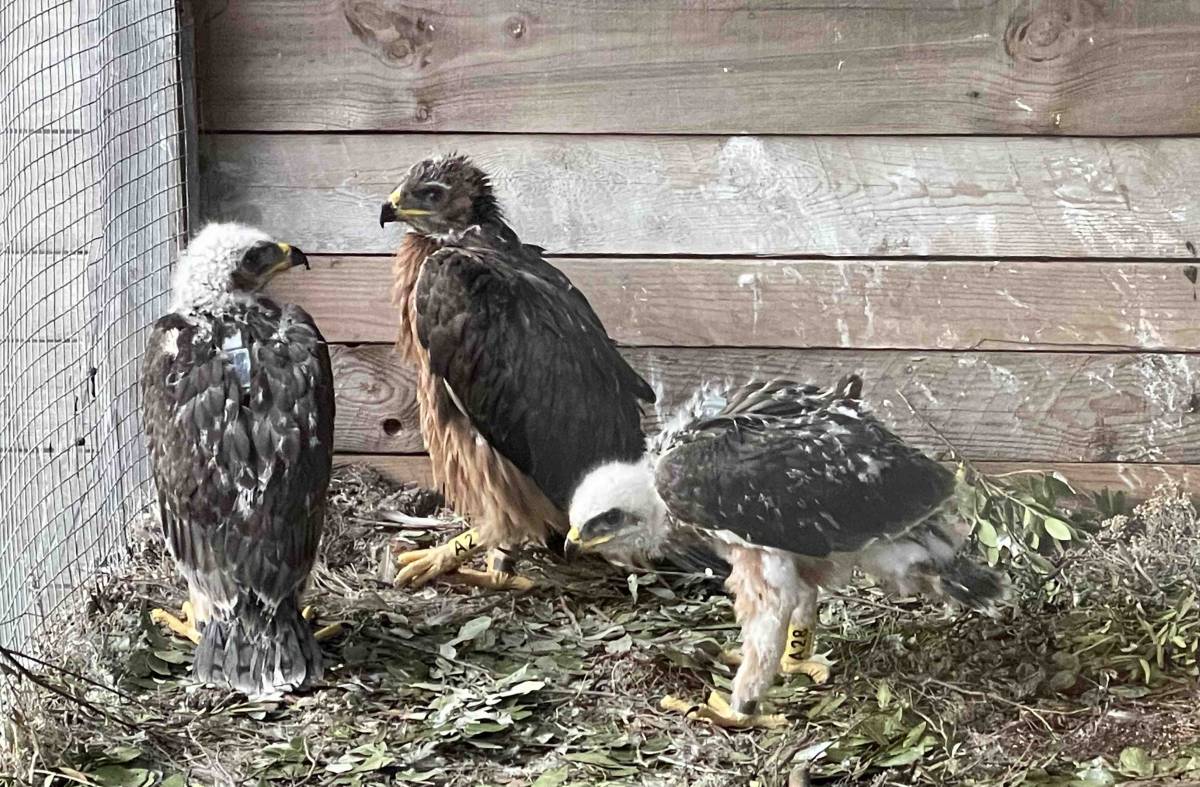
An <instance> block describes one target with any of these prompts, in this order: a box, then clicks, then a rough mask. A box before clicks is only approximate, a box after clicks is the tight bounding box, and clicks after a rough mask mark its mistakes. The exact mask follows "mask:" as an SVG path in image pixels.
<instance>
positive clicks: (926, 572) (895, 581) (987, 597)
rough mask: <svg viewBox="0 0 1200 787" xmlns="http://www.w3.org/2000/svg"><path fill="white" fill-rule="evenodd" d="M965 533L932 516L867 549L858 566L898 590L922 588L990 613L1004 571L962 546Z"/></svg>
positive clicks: (1001, 594)
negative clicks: (961, 549) (980, 561)
mask: <svg viewBox="0 0 1200 787" xmlns="http://www.w3.org/2000/svg"><path fill="white" fill-rule="evenodd" d="M962 542H963V538H962V534H961V533H960V532H957V531H956V530H955V529H954V528H952V527H951V526H950V523H948V522H946V521H944V519H943V518H942V517H934V518H932V519H930V520H927V521H926V522H924V523H922V524H920V525H918V526H917V527H915V528H913V529H912V530H911V531H909V532H908V533H906V534H905V535H904V536H902V537H900V538H897V539H895V540H893V541H888V542H885V543H882V544H878V545H876V546H875V547H872V548H871V549H869V550H867V551H866V552H865V553H864V554H863V555H862V559H861V560H860V561H859V566H860V567H861V568H862V569H863V570H864V571H866V572H867V573H868V574H870V575H871V576H873V577H875V578H876V579H877V580H880V581H881V582H883V583H884V584H885V585H887V586H889V587H891V588H893V589H894V590H896V591H898V592H900V593H914V592H922V593H926V594H928V595H931V596H935V597H938V598H943V599H948V600H950V601H954V602H956V603H958V604H961V605H962V606H964V607H968V608H970V609H974V610H979V611H983V612H986V611H988V610H990V609H991V607H992V605H993V604H995V602H997V601H999V600H1000V599H1002V598H1003V597H1004V594H1005V592H1006V590H1007V586H1006V584H1005V581H1004V576H1003V574H1001V573H1000V572H998V571H995V570H994V569H991V568H988V567H987V566H984V565H981V564H980V563H978V562H977V561H976V560H974V559H972V558H971V557H969V556H968V555H966V554H964V553H963V552H961V551H960V547H961V545H962Z"/></svg>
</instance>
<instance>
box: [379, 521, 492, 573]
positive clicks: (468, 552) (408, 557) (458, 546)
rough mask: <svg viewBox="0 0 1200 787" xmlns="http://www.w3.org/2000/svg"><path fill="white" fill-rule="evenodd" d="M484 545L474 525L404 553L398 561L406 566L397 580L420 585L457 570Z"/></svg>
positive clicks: (398, 557) (399, 556)
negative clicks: (441, 541) (431, 545)
mask: <svg viewBox="0 0 1200 787" xmlns="http://www.w3.org/2000/svg"><path fill="white" fill-rule="evenodd" d="M481 546H482V545H481V544H480V543H479V533H478V532H477V531H476V530H475V528H471V529H469V530H464V531H463V532H462V533H459V534H458V535H457V536H455V537H454V538H452V539H450V540H449V541H447V542H446V543H444V544H442V545H440V546H436V547H434V548H433V549H421V550H417V551H416V552H404V553H401V554H400V555H398V556H397V558H396V562H397V563H398V564H399V565H401V566H404V568H403V570H401V571H400V573H399V574H397V575H396V579H395V582H394V584H395V586H396V587H408V586H411V587H415V588H418V587H421V586H422V585H425V584H426V583H428V582H430V581H431V580H434V579H436V578H438V577H440V576H443V575H445V574H449V573H451V572H454V571H457V570H458V568H459V566H461V565H462V564H463V563H465V562H466V561H468V560H470V559H471V556H472V555H474V554H475V553H476V552H478V551H479V549H480V547H481Z"/></svg>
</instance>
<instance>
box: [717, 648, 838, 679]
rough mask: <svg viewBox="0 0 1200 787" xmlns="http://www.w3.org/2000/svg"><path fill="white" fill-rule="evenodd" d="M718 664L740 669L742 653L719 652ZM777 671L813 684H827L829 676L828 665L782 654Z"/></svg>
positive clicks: (736, 651) (734, 651)
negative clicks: (807, 680)
mask: <svg viewBox="0 0 1200 787" xmlns="http://www.w3.org/2000/svg"><path fill="white" fill-rule="evenodd" d="M720 662H721V663H722V664H724V665H725V666H727V667H740V666H741V665H742V653H741V651H739V650H723V651H721V656H720ZM779 671H780V672H781V673H783V674H784V675H807V676H808V677H810V678H812V682H813V683H827V682H828V681H829V677H830V675H831V672H830V669H829V665H828V664H826V663H825V662H823V661H817V660H816V659H807V658H805V659H797V658H795V657H794V656H790V655H788V654H784V656H783V658H782V659H780V660H779Z"/></svg>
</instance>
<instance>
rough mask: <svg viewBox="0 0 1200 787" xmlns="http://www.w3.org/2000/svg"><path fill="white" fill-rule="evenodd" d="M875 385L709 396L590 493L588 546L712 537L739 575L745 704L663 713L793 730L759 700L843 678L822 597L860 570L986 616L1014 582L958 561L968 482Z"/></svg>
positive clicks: (583, 494) (645, 549)
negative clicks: (930, 451)
mask: <svg viewBox="0 0 1200 787" xmlns="http://www.w3.org/2000/svg"><path fill="white" fill-rule="evenodd" d="M861 387H862V381H861V380H860V379H859V378H858V377H857V376H854V375H851V376H848V377H846V378H843V380H841V381H840V382H839V383H838V384H837V385H836V386H835V387H834V388H833V389H831V390H828V391H822V390H820V389H819V388H817V387H816V386H812V385H801V384H798V383H795V382H791V381H788V380H771V381H769V382H754V383H750V384H748V385H745V386H742V387H741V388H737V389H735V390H733V391H731V392H728V394H727V395H723V394H719V395H716V396H713V395H707V396H697V398H696V399H694V402H693V404H692V405H690V406H689V408H688V410H686V411H685V416H684V417H682V418H681V419H680V420H679V421H678V423H677V424H676V425H675V426H672V427H668V428H667V429H665V430H664V431H663V432H662V433H661V434H660V435H658V437H657V438H656V439H655V441H654V445H653V446H652V448H651V450H650V451H649V452H648V453H647V455H646V457H645V458H644V459H642V460H641V461H638V462H634V463H621V462H617V463H610V464H608V465H605V466H603V467H599V468H597V469H595V470H594V471H593V472H591V473H590V474H589V475H588V476H587V478H585V479H584V480H583V481H582V482H581V484H580V485H579V487H578V489H577V490H576V491H575V495H574V498H573V499H572V502H571V509H570V515H571V524H572V529H571V532H570V534H569V535H568V546H569V547H571V548H573V549H579V550H592V551H596V552H598V553H599V554H601V555H604V556H605V557H607V558H609V559H610V560H613V561H614V562H619V563H620V562H626V561H627V560H628V556H629V555H630V554H634V555H650V556H659V557H662V556H669V555H670V554H671V551H672V550H673V549H674V544H675V543H676V542H678V541H679V540H680V539H687V540H690V539H692V538H695V537H696V536H697V535H699V536H700V537H702V538H704V539H706V540H707V542H708V543H709V544H710V546H711V547H712V548H713V549H714V550H715V551H716V552H717V553H718V554H720V555H721V556H722V557H724V558H725V559H726V560H728V561H729V564H730V565H731V567H732V570H731V573H730V576H729V578H728V579H727V580H726V583H725V584H726V587H727V588H728V589H729V590H730V591H731V592H732V593H733V594H734V596H735V602H734V610H735V612H736V613H737V616H738V619H739V621H740V622H741V624H742V649H743V652H742V654H741V656H740V657H738V659H739V660H740V662H741V665H740V667H739V668H738V671H737V675H736V677H735V678H734V682H733V697H732V703H728V702H726V701H725V700H724V698H722V697H721V696H720V695H719V694H717V693H716V692H713V695H712V696H711V697H710V698H709V701H708V703H707V704H705V705H701V706H698V707H697V706H688V705H686V704H684V703H682V702H680V701H679V700H675V699H674V698H667V699H666V700H664V707H670V708H675V709H679V710H685V711H687V712H688V715H689V716H693V717H699V718H703V719H707V720H709V721H712V722H713V723H717V724H720V725H723V726H730V727H742V726H757V725H765V726H771V725H776V724H782V723H785V720H784V719H783V717H782V716H763V715H755V713H756V709H757V702H758V700H759V698H760V697H761V696H762V694H763V692H764V691H765V690H766V689H767V688H768V687H769V685H770V683H771V681H772V680H773V679H774V677H775V675H776V672H777V671H778V670H779V669H780V668H782V669H783V670H784V671H787V672H802V673H805V674H808V675H809V676H811V677H812V678H813V679H814V680H817V681H823V680H825V679H827V678H828V674H829V673H828V667H827V666H826V665H825V664H824V663H822V662H819V661H815V660H812V658H811V657H812V653H813V631H814V628H815V625H816V620H817V589H818V588H819V587H821V586H836V585H838V584H841V583H843V582H844V581H845V580H846V579H847V577H848V574H849V572H850V571H851V570H852V569H853V568H855V567H859V568H861V569H862V570H863V571H865V572H866V573H868V574H870V575H871V576H873V577H875V578H876V579H877V580H879V581H881V582H882V583H883V584H885V585H887V586H890V587H891V588H893V589H896V590H899V591H901V592H906V593H907V592H912V591H923V592H926V593H930V594H932V595H935V596H939V597H948V598H950V599H953V600H955V601H957V602H960V603H963V604H965V605H967V606H969V607H973V608H986V607H987V606H988V605H989V604H990V603H991V602H992V601H993V600H994V599H996V598H997V597H998V596H1000V595H1001V593H1002V589H1003V585H1002V582H1001V580H1000V577H999V576H998V575H997V574H995V573H994V572H992V571H990V570H989V569H987V568H984V567H982V566H980V565H977V564H976V563H974V562H972V561H971V560H970V559H968V558H967V557H966V556H964V555H963V554H961V553H960V551H959V547H960V545H961V544H962V542H963V540H964V538H965V535H966V534H965V533H964V532H962V531H961V530H959V529H957V528H956V527H955V526H954V522H955V520H954V519H953V518H952V517H951V516H950V509H951V507H952V505H953V501H952V498H953V494H954V490H955V478H954V475H953V474H952V473H951V472H950V471H948V470H947V469H945V468H944V467H942V466H941V465H940V464H938V463H937V462H935V461H933V460H932V459H930V458H928V457H926V456H925V455H924V454H922V453H921V452H920V451H918V450H917V449H915V448H913V447H911V446H909V445H907V444H905V443H904V442H903V441H902V440H901V439H900V438H898V437H897V436H896V435H894V434H893V433H892V432H891V431H889V430H888V429H887V428H886V427H884V426H883V424H881V423H880V422H879V421H878V419H876V418H875V417H874V416H873V415H872V414H871V413H870V412H869V411H868V410H867V409H866V407H865V406H864V405H863V403H862V402H861V401H860V399H859V396H860V393H861Z"/></svg>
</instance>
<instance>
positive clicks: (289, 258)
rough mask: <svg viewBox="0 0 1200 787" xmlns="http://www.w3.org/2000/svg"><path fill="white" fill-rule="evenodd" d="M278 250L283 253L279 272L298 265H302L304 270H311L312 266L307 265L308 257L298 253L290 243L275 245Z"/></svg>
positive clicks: (300, 252)
mask: <svg viewBox="0 0 1200 787" xmlns="http://www.w3.org/2000/svg"><path fill="white" fill-rule="evenodd" d="M275 245H277V246H278V247H279V250H280V251H281V252H283V263H282V264H281V265H280V270H287V269H288V268H295V267H296V266H298V265H303V266H304V270H306V271H310V270H312V266H311V265H309V264H308V255H306V254H305V253H304V252H302V251H300V249H299V248H297V247H295V246H293V245H292V244H290V243H277V244H275Z"/></svg>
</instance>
